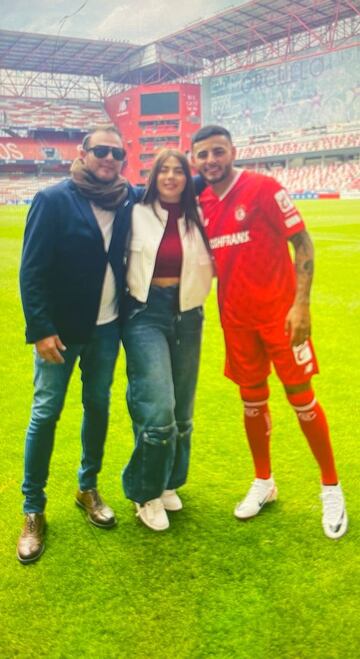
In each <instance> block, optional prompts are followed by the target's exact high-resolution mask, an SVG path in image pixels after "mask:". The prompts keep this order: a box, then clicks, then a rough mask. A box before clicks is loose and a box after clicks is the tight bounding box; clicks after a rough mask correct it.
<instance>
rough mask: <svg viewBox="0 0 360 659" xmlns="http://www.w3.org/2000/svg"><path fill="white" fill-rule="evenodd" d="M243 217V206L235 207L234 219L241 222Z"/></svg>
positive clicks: (244, 213) (244, 216) (244, 211)
mask: <svg viewBox="0 0 360 659" xmlns="http://www.w3.org/2000/svg"><path fill="white" fill-rule="evenodd" d="M245 218H246V208H245V206H238V207H237V208H235V220H237V221H238V222H241V221H242V220H245Z"/></svg>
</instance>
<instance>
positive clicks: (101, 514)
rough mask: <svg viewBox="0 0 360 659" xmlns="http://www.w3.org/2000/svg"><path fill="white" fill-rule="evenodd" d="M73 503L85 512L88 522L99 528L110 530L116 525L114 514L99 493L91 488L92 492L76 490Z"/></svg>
mask: <svg viewBox="0 0 360 659" xmlns="http://www.w3.org/2000/svg"><path fill="white" fill-rule="evenodd" d="M75 503H76V504H77V505H78V506H80V508H83V509H84V510H86V512H87V515H88V519H89V522H91V523H92V524H95V526H100V527H101V528H102V529H110V528H111V527H112V526H115V524H116V517H115V513H114V511H113V510H111V508H109V506H107V505H106V504H105V503H104V502H103V500H102V498H101V496H100V494H99V492H98V491H97V490H96V489H95V488H93V489H92V490H85V492H82V491H81V490H78V491H77V493H76V498H75Z"/></svg>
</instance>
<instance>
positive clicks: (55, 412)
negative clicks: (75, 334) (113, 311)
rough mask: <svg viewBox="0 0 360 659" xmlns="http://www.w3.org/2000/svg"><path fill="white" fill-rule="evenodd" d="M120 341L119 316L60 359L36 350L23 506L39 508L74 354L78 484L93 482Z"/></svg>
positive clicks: (70, 347)
mask: <svg viewBox="0 0 360 659" xmlns="http://www.w3.org/2000/svg"><path fill="white" fill-rule="evenodd" d="M119 347H120V328H119V322H118V321H117V320H115V321H113V322H110V323H107V324H105V325H98V326H96V328H95V329H94V332H93V334H92V336H91V338H90V340H89V341H88V342H87V343H86V344H71V345H67V349H66V350H65V351H64V352H63V353H62V355H63V358H64V363H63V364H51V363H49V362H47V361H45V360H44V359H42V358H41V357H40V356H39V355H38V354H37V352H36V351H35V376H34V387H35V391H34V399H33V405H32V411H31V418H30V424H29V427H28V430H27V434H26V440H25V477H24V482H23V486H22V492H23V494H24V495H25V502H24V512H25V513H31V512H37V513H41V512H43V510H44V508H45V504H46V495H45V491H44V490H45V486H46V483H47V479H48V475H49V465H50V458H51V454H52V450H53V446H54V437H55V428H56V423H57V421H58V419H59V417H60V413H61V410H62V408H63V405H64V400H65V394H66V390H67V386H68V383H69V379H70V376H71V373H72V371H73V369H74V365H75V362H76V360H77V358H78V357H80V360H79V367H80V370H81V380H82V404H83V410H84V412H83V421H82V428H81V442H82V456H81V465H80V469H79V472H78V478H79V486H80V489H81V490H89V489H91V488H94V487H96V483H97V475H98V473H99V472H100V469H101V464H102V458H103V453H104V443H105V438H106V433H107V427H108V420H109V403H110V388H111V384H112V380H113V374H114V367H115V363H116V358H117V355H118V352H119Z"/></svg>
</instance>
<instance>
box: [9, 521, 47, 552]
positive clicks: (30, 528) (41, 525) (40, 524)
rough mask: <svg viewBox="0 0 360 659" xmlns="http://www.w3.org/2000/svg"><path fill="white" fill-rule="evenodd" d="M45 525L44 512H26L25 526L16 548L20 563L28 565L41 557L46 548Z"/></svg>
mask: <svg viewBox="0 0 360 659" xmlns="http://www.w3.org/2000/svg"><path fill="white" fill-rule="evenodd" d="M45 527H46V521H45V515H44V513H26V515H25V524H24V528H23V530H22V533H21V535H20V538H19V542H18V546H17V550H16V555H17V557H18V559H19V561H20V563H23V564H24V565H26V564H27V563H33V562H34V561H37V560H38V558H40V556H41V554H42V553H43V551H44V549H45V544H44V535H45Z"/></svg>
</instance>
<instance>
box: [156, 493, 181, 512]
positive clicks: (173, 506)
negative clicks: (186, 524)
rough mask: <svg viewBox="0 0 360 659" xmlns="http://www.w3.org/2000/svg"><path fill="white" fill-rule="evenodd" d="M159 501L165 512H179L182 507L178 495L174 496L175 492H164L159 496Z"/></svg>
mask: <svg viewBox="0 0 360 659" xmlns="http://www.w3.org/2000/svg"><path fill="white" fill-rule="evenodd" d="M161 501H162V502H163V504H164V508H165V510H170V511H171V512H175V511H176V510H181V509H182V507H183V505H182V501H181V499H180V497H179V495H178V494H176V490H164V491H163V493H162V495H161Z"/></svg>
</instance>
